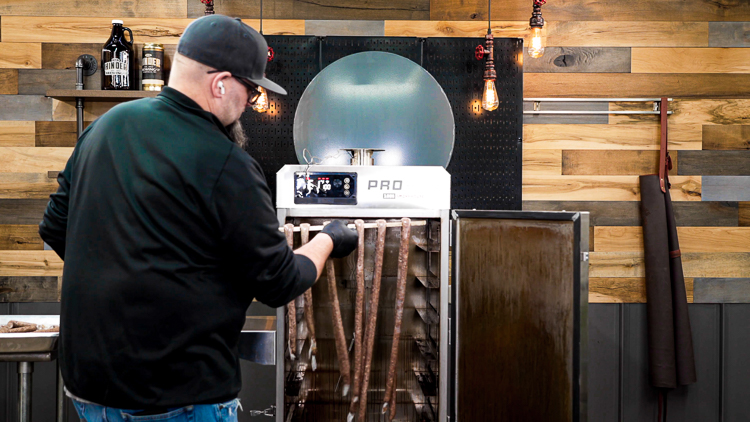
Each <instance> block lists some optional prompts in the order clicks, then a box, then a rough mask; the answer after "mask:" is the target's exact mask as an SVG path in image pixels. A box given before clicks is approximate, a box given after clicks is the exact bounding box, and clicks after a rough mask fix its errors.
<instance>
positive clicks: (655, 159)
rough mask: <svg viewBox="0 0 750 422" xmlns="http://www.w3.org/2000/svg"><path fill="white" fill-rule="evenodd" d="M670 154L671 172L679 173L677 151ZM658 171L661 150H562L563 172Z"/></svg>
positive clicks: (622, 172) (671, 173)
mask: <svg viewBox="0 0 750 422" xmlns="http://www.w3.org/2000/svg"><path fill="white" fill-rule="evenodd" d="M669 155H670V157H671V158H672V170H670V171H669V174H670V175H676V174H678V173H677V169H678V164H677V163H678V159H677V158H678V155H677V151H672V152H671V153H670V154H669ZM680 156H681V155H680ZM658 172H659V151H595V150H588V151H587V150H569V151H567V150H566V151H563V152H562V174H568V175H576V174H577V175H585V174H590V175H629V174H630V175H642V174H656V173H658ZM680 174H682V173H680ZM686 174H687V173H686Z"/></svg>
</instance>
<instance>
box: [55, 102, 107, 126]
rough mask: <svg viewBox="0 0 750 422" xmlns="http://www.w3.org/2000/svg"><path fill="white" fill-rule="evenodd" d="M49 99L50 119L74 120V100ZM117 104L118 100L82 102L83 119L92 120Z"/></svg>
mask: <svg viewBox="0 0 750 422" xmlns="http://www.w3.org/2000/svg"><path fill="white" fill-rule="evenodd" d="M50 100H51V101H52V119H51V120H54V121H63V122H75V121H76V106H75V104H76V103H75V101H60V100H55V99H50ZM118 104H119V102H115V101H86V102H84V104H83V120H84V121H89V122H91V121H94V120H96V119H97V118H99V117H100V116H101V115H102V114H104V113H106V112H108V111H109V110H111V109H112V107H115V106H116V105H118ZM47 120H50V119H47Z"/></svg>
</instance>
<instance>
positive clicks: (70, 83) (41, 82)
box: [18, 69, 76, 95]
mask: <svg viewBox="0 0 750 422" xmlns="http://www.w3.org/2000/svg"><path fill="white" fill-rule="evenodd" d="M75 84H76V71H75V70H48V69H33V70H23V69H22V70H19V71H18V93H19V94H20V95H45V94H46V93H47V90H50V89H74V88H75Z"/></svg>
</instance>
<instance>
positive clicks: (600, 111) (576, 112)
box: [523, 110, 672, 115]
mask: <svg viewBox="0 0 750 422" xmlns="http://www.w3.org/2000/svg"><path fill="white" fill-rule="evenodd" d="M523 114H657V115H658V114H660V113H659V112H658V111H632V110H545V111H541V110H539V111H534V110H526V111H524V112H523ZM667 114H672V112H671V111H668V112H667Z"/></svg>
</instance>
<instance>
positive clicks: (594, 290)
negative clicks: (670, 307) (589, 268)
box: [589, 277, 694, 303]
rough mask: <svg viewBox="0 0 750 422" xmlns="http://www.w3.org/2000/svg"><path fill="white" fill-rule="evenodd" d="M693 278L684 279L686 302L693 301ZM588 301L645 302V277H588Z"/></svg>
mask: <svg viewBox="0 0 750 422" xmlns="http://www.w3.org/2000/svg"><path fill="white" fill-rule="evenodd" d="M693 286H694V280H693V279H692V278H686V279H685V293H687V301H688V303H693V289H694V287H693ZM589 303H646V279H645V278H642V277H617V278H600V277H593V278H590V279H589Z"/></svg>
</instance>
